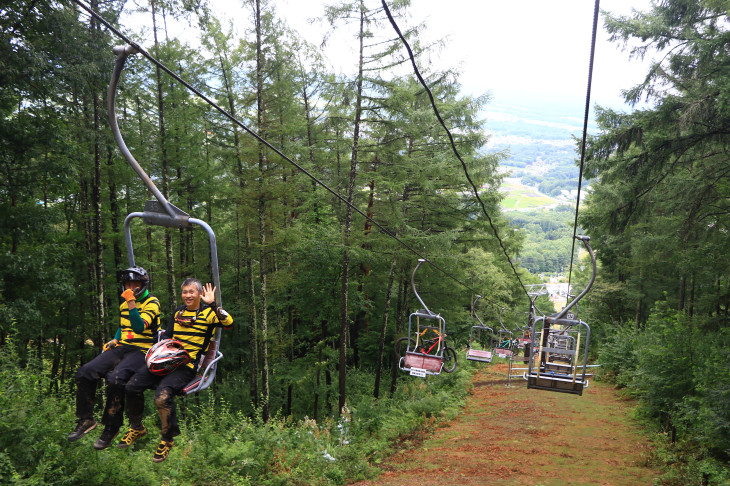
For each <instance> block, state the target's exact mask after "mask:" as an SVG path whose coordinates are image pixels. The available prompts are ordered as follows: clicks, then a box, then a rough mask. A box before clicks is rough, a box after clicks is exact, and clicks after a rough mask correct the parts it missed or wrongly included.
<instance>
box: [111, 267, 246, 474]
mask: <svg viewBox="0 0 730 486" xmlns="http://www.w3.org/2000/svg"><path fill="white" fill-rule="evenodd" d="M181 289H182V300H183V305H182V306H180V307H178V308H177V309H176V310H175V313H174V315H173V316H172V318H171V319H170V322H169V323H168V325H167V328H166V329H165V332H164V333H163V335H162V336H161V339H163V340H171V341H173V342H171V343H169V344H168V343H166V344H165V345H164V346H160V348H162V349H163V352H162V353H157V352H150V353H148V357H147V367H146V368H144V369H141V370H140V371H138V372H137V373H135V374H134V376H132V377H131V378H130V379H129V381H128V382H127V386H126V393H127V417H128V418H129V425H130V432H128V434H130V438H131V439H132V440H131V441H129V443H127V444H126V445H125V447H126V446H128V445H131V443H132V442H134V439H135V437H133V436H134V431H139V432H138V433H141V431H144V430H145V428H144V426H143V425H142V414H143V412H144V397H143V392H144V390H146V389H147V388H153V387H154V386H155V385H156V386H157V389H156V391H155V405H156V406H157V411H158V412H159V414H160V421H161V422H162V424H161V425H162V427H161V428H162V438H161V440H160V443H159V445H158V446H157V450H156V451H155V454H154V456H153V457H152V460H153V461H154V462H162V461H164V460H165V459H167V456H168V454H169V453H170V449H171V448H172V446H173V443H174V442H173V438H174V437H175V436H177V435H180V429H179V428H178V425H177V417H176V415H175V395H179V394H181V393H182V391H183V389H184V388H185V386H186V385H187V384H188V383H190V381H191V380H192V379H193V378H194V377H195V371H196V370H197V368H198V364H199V363H200V361H201V360H202V358H203V356H205V351H206V350H207V349H208V344H210V340H211V338H212V337H213V333H214V332H215V328H216V327H223V328H224V329H230V328H231V327H232V326H233V318H232V317H231V316H230V315H229V314H228V313H227V312H226V311H224V310H223V309H222V308H221V307H219V306H218V305H217V304H216V303H215V290H216V288H215V287H213V286H212V285H211V284H210V283H208V284H206V286H205V287H203V285H202V283H201V282H200V280H198V279H195V278H188V279H186V280H185V281H184V282H183V283H182V286H181ZM173 338H174V340H176V341H174V340H173ZM161 342H162V341H161ZM175 343H179V344H180V345H181V346H182V347H183V349H184V350H185V351H187V353H188V355H189V359H190V361H189V362H188V363H183V362H184V361H185V360H184V359H183V358H182V356H181V353H180V351H179V349H177V348H178V345H177V344H175ZM155 351H156V350H155ZM161 354H165V355H167V356H169V359H170V360H172V361H175V363H172V364H177V367H175V369H174V370H173V371H171V372H169V374H164V376H160V375H161V374H163V373H165V372H167V371H168V370H167V369H165V366H164V365H163V360H161V359H156V358H159V357H160V356H161ZM142 435H144V434H142ZM126 437H127V436H125V438H126ZM140 437H141V435H140ZM122 440H123V441H124V439H122ZM121 446H122V445H121V444H120V447H121Z"/></svg>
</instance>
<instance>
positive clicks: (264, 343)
mask: <svg viewBox="0 0 730 486" xmlns="http://www.w3.org/2000/svg"><path fill="white" fill-rule="evenodd" d="M255 8H256V12H255V23H256V120H257V124H258V129H259V134H261V136H262V137H263V136H264V130H263V115H264V106H263V54H262V49H261V47H262V46H261V43H262V42H263V40H262V38H261V0H256V2H255ZM258 148H259V154H258V156H259V157H258V158H259V197H258V221H259V286H260V289H259V295H260V300H261V302H260V303H261V359H262V363H261V364H262V366H261V391H262V394H263V396H262V398H263V403H262V409H261V414H262V418H263V420H264V422H266V421H268V420H269V349H268V322H267V309H266V306H267V305H266V272H267V267H266V258H267V255H266V221H265V218H266V186H265V184H264V176H265V167H266V157H265V154H264V145H263V144H262V143H261V142H259V145H258Z"/></svg>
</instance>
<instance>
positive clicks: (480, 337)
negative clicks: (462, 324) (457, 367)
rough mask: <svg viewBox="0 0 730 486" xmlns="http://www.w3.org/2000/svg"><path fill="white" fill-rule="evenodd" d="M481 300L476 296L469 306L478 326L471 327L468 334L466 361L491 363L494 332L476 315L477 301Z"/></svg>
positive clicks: (479, 296)
mask: <svg viewBox="0 0 730 486" xmlns="http://www.w3.org/2000/svg"><path fill="white" fill-rule="evenodd" d="M481 298H482V296H481V295H477V297H476V299H474V303H473V304H472V306H471V315H472V317H474V318H475V319H476V320H477V321H478V322H479V324H477V325H475V326H472V328H471V331H470V332H469V348H468V349H467V350H466V359H468V360H469V361H481V362H482V363H491V362H492V355H493V353H494V331H493V330H492V328H491V327H488V326H485V325H484V323H483V322H482V320H481V319H480V318H479V316H478V315H477V313H476V305H477V301H478V300H479V299H481Z"/></svg>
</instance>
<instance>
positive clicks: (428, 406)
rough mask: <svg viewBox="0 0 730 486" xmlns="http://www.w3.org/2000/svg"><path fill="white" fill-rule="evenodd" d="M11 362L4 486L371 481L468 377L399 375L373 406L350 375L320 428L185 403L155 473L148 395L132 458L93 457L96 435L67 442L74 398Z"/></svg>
mask: <svg viewBox="0 0 730 486" xmlns="http://www.w3.org/2000/svg"><path fill="white" fill-rule="evenodd" d="M11 349H12V348H11ZM18 359H19V358H18V357H17V356H14V355H8V356H5V358H4V359H3V360H2V361H1V362H0V386H2V388H3V390H4V393H2V394H0V409H1V410H3V413H2V414H0V471H2V472H3V475H2V479H0V481H2V484H87V485H93V484H99V485H102V484H110V483H113V484H130V485H144V484H163V483H164V484H171V485H205V484H220V485H248V484H261V485H284V484H301V485H311V484H315V485H327V484H345V482H348V481H353V480H358V479H365V478H368V477H372V476H373V474H375V469H374V468H373V466H372V465H373V464H374V463H377V462H379V461H380V460H382V459H383V458H384V457H386V456H387V455H388V454H389V453H390V452H391V451H392V449H391V448H392V446H393V445H394V443H395V441H396V440H397V439H398V438H399V437H402V436H408V435H409V434H411V433H413V432H414V431H416V430H419V431H420V430H423V429H428V430H430V429H431V428H432V427H434V426H435V424H436V423H437V422H438V421H440V420H444V419H449V418H453V417H454V416H455V415H456V414H457V413H458V411H459V410H460V407H461V406H462V404H463V400H464V398H465V396H466V394H467V390H468V387H469V383H470V380H471V371H470V370H469V369H467V368H462V369H457V371H456V372H455V373H453V374H451V375H445V376H438V377H430V378H428V379H427V380H421V379H414V378H411V377H408V376H404V377H403V378H402V384H401V385H400V386H399V387H398V389H397V391H396V393H395V395H394V396H393V397H392V398H383V399H381V400H377V401H376V400H374V399H373V398H372V396H371V390H372V375H371V374H370V373H364V372H358V371H356V370H352V372H351V373H350V375H349V379H350V382H351V384H352V385H351V391H350V401H349V404H350V405H349V411H348V412H347V413H345V414H344V415H343V416H342V417H340V419H339V420H335V419H332V418H328V419H325V420H322V421H320V422H315V421H314V420H311V419H308V418H304V419H302V420H299V421H293V420H291V419H289V418H284V417H275V418H273V419H271V420H270V421H268V422H267V423H262V422H261V420H260V418H258V419H256V418H255V419H252V418H250V417H247V416H245V415H244V414H242V413H241V412H240V411H235V409H236V408H237V407H235V406H233V404H231V403H228V402H225V401H223V400H220V399H215V398H214V395H213V394H211V393H207V392H206V393H204V394H202V396H201V397H199V400H197V399H194V398H193V399H187V400H185V404H184V407H182V409H181V412H182V414H181V429H182V431H183V433H182V435H180V436H178V437H176V438H175V447H174V448H173V450H172V452H171V454H170V456H169V458H168V459H167V460H166V461H165V462H163V463H161V464H153V463H152V454H153V452H154V448H155V446H156V444H157V437H158V435H159V428H158V426H157V424H156V420H155V418H156V417H155V416H156V411H155V409H154V405H153V404H152V400H151V396H148V397H147V398H148V403H147V410H148V411H149V410H152V412H150V413H148V416H147V417H146V418H145V425H146V426H147V428H148V430H149V434H148V436H147V437H146V438H144V439H141V440H140V441H139V442H138V443H136V444H135V445H134V446H133V447H132V448H131V450H126V449H125V450H121V449H117V448H116V447H114V446H112V447H110V448H109V449H107V450H104V451H95V450H93V448H92V447H91V442H92V440H93V439H92V437H95V436H96V435H97V431H96V430H95V431H93V432H91V433H90V434H89V437H86V438H84V439H81V440H79V441H78V442H74V443H68V441H67V440H66V435H67V434H68V433H69V432H70V431H71V430H72V428H73V424H74V423H75V418H74V414H73V410H74V404H73V403H74V402H73V400H74V396H73V394H71V393H54V394H48V393H47V392H46V391H45V390H47V388H48V385H49V376H48V373H47V371H46V370H45V369H44V366H42V364H41V362H39V361H38V360H37V359H36V358H32V359H31V362H30V363H29V366H28V367H26V368H22V367H20V366H19V361H18ZM148 395H151V394H149V393H148ZM97 430H98V429H97Z"/></svg>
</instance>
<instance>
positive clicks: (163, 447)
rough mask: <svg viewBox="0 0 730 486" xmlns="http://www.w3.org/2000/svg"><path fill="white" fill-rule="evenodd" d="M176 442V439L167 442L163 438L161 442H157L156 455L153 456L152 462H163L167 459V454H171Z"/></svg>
mask: <svg viewBox="0 0 730 486" xmlns="http://www.w3.org/2000/svg"><path fill="white" fill-rule="evenodd" d="M174 444H175V443H174V441H170V442H167V441H164V440H161V441H160V443H159V444H157V450H156V451H155V455H154V456H152V462H162V461H164V460H165V459H167V456H168V455H169V454H170V449H172V446H173V445H174Z"/></svg>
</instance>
